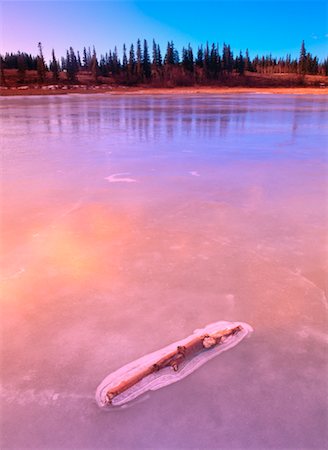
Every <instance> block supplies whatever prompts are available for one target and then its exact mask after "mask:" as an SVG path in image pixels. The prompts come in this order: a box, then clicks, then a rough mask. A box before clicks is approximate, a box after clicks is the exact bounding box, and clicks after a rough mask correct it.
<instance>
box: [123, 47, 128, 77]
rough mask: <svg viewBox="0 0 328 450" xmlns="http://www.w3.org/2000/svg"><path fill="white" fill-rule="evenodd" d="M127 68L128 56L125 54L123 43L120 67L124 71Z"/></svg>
mask: <svg viewBox="0 0 328 450" xmlns="http://www.w3.org/2000/svg"><path fill="white" fill-rule="evenodd" d="M127 68H128V58H127V56H126V46H125V44H123V59H122V69H123V70H124V72H125V71H126V70H127Z"/></svg>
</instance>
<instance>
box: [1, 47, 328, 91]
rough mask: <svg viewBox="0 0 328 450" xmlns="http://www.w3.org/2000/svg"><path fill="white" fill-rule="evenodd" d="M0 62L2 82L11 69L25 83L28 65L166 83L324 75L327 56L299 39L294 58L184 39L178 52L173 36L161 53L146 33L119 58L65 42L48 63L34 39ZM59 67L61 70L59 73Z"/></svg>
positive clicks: (74, 74)
mask: <svg viewBox="0 0 328 450" xmlns="http://www.w3.org/2000/svg"><path fill="white" fill-rule="evenodd" d="M0 64H1V78H2V83H3V81H4V77H5V74H4V69H16V70H17V74H18V82H19V83H24V81H25V79H26V72H27V71H29V70H34V71H37V76H38V81H39V82H41V83H44V82H45V81H46V79H48V80H49V76H47V73H49V72H51V74H52V76H51V78H52V81H53V82H55V83H58V82H59V80H60V79H62V80H63V79H66V80H67V82H68V83H76V82H78V77H79V76H80V75H82V74H83V73H84V74H86V73H88V74H89V76H90V78H91V80H92V81H93V82H94V83H98V82H103V81H111V82H116V83H121V84H127V85H136V84H140V83H143V84H144V83H146V84H147V83H152V84H153V85H154V84H155V85H156V84H158V85H167V86H170V85H172V86H175V85H192V84H195V83H196V84H208V83H215V81H220V80H221V81H222V80H223V81H224V80H227V79H229V77H232V76H236V75H240V76H242V75H244V74H245V72H254V73H259V74H275V73H286V74H300V75H308V74H312V75H317V74H320V75H326V76H327V75H328V58H326V59H324V60H323V61H321V62H320V61H319V60H318V57H317V56H312V55H311V53H309V52H307V51H306V48H305V44H304V41H303V42H302V44H301V49H300V55H299V58H292V57H291V56H290V55H287V56H286V57H284V58H283V57H281V58H276V57H272V56H271V55H267V56H258V55H257V56H255V57H254V58H252V59H251V58H250V56H249V52H248V50H246V52H245V54H243V52H241V51H240V52H239V53H238V54H236V55H234V53H233V51H232V50H231V47H230V45H229V44H225V43H223V45H222V48H219V45H218V44H215V43H213V44H211V45H209V44H208V43H206V45H200V46H199V47H198V49H197V52H196V53H194V51H193V49H192V47H191V45H190V44H189V45H188V46H187V47H183V48H182V51H181V54H179V52H178V50H177V49H176V47H175V45H174V43H173V41H170V42H168V43H167V46H166V50H165V53H164V54H162V51H161V49H160V46H159V45H158V44H157V43H156V42H155V40H153V41H152V46H151V50H150V48H149V46H148V42H147V40H146V39H144V40H143V42H141V40H140V39H138V41H137V43H136V45H134V44H131V45H130V47H129V49H127V47H126V45H125V44H124V45H123V49H122V57H121V58H120V57H119V54H118V50H117V47H115V48H114V50H109V52H108V53H105V55H100V57H99V58H98V56H97V52H96V49H95V48H94V47H93V48H92V50H91V48H90V47H89V48H86V47H84V48H83V51H82V53H80V52H79V51H77V52H75V51H74V49H73V48H72V47H70V48H69V49H68V50H67V51H66V55H65V56H62V57H61V58H60V59H57V57H56V55H55V51H54V50H52V58H51V61H49V63H48V64H46V62H45V59H44V56H43V49H42V45H41V43H40V42H39V44H38V54H37V55H36V56H32V55H31V54H27V53H23V52H17V53H6V54H5V55H3V56H2V55H0ZM61 73H64V74H65V76H64V77H63V76H62V77H60V74H61ZM106 79H107V80H106Z"/></svg>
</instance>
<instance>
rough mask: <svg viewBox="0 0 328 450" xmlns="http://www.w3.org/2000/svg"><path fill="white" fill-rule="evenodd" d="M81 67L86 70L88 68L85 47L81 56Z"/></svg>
mask: <svg viewBox="0 0 328 450" xmlns="http://www.w3.org/2000/svg"><path fill="white" fill-rule="evenodd" d="M82 63H83V69H85V70H87V69H88V68H89V60H88V55H87V49H86V48H85V47H83V57H82Z"/></svg>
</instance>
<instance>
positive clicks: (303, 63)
mask: <svg viewBox="0 0 328 450" xmlns="http://www.w3.org/2000/svg"><path fill="white" fill-rule="evenodd" d="M306 69H307V55H306V50H305V44H304V41H302V45H301V50H300V57H299V60H298V70H299V73H301V74H302V75H304V74H305V73H306Z"/></svg>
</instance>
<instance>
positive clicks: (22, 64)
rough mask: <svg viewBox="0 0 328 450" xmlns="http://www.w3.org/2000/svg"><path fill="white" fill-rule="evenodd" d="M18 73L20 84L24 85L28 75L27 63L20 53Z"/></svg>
mask: <svg viewBox="0 0 328 450" xmlns="http://www.w3.org/2000/svg"><path fill="white" fill-rule="evenodd" d="M17 72H18V82H19V83H24V82H25V74H26V61H25V58H24V55H23V54H21V53H18V56H17Z"/></svg>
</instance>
